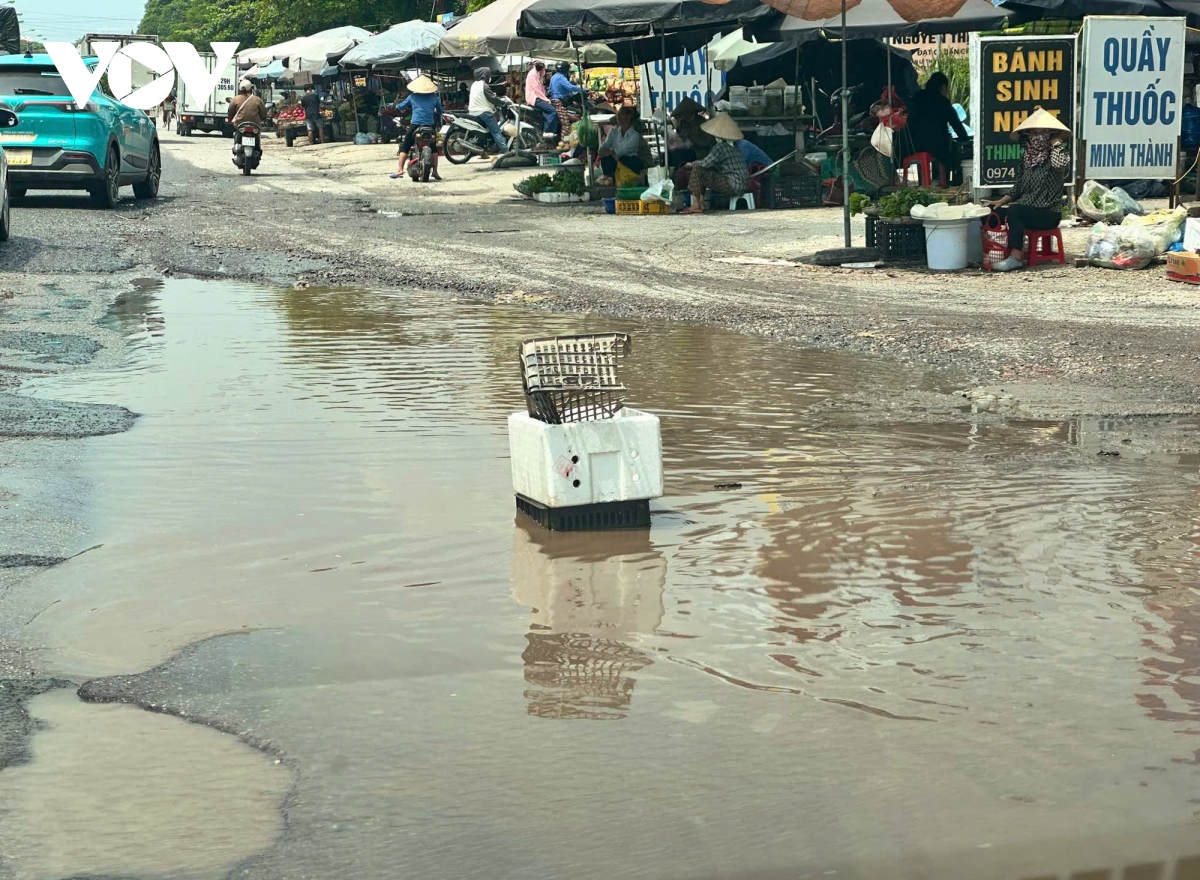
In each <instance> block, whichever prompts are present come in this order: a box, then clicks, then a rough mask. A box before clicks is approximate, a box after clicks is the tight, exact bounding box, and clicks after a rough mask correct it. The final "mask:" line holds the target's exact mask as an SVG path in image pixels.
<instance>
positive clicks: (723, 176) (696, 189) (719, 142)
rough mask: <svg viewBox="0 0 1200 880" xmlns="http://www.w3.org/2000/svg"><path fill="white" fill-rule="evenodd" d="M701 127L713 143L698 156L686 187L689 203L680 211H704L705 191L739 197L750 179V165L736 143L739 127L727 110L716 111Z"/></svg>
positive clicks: (740, 135) (740, 133)
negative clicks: (690, 203)
mask: <svg viewBox="0 0 1200 880" xmlns="http://www.w3.org/2000/svg"><path fill="white" fill-rule="evenodd" d="M700 130H701V131H704V132H706V133H707V134H711V135H712V136H713V137H714V138H716V142H715V143H714V144H713V146H712V148H711V149H710V150H709V151H708V155H707V156H705V157H704V158H703V159H697V160H696V163H695V164H694V165H693V166H692V174H691V177H690V178H689V179H688V190H690V191H691V193H692V206H691V207H690V208H686V209H684V210H683V211H681V212H680V213H681V214H702V213H703V212H704V193H705V190H710V189H711V190H712V191H713V192H715V193H720V194H721V195H724V196H735V197H736V196H740V195H741V194H742V193H744V192H745V191H746V184H747V183H749V182H750V166H748V165H747V164H746V158H745V157H744V156H743V155H742V151H741V150H739V149H738V148H737V146H736V142H737V141H740V140H741V139H742V130H741V129H740V128H738V127H737V123H736V122H734V121H733V117H732V116H730V115H729V114H728V113H718V114H717V115H716V116H714V117H713V118H712V119H710V120H708V122H706V123H704V124H703V125H702V126H700Z"/></svg>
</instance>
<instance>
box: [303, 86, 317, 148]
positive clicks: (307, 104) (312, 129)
mask: <svg viewBox="0 0 1200 880" xmlns="http://www.w3.org/2000/svg"><path fill="white" fill-rule="evenodd" d="M300 106H301V107H303V108H304V127H305V128H307V129H308V145H309V146H310V147H311V146H312V145H313V144H319V143H321V96H320V95H318V94H317V93H316V92H315V91H313V86H312V83H309V84H308V85H306V86H305V87H304V97H303V98H301V99H300Z"/></svg>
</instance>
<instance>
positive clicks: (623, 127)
mask: <svg viewBox="0 0 1200 880" xmlns="http://www.w3.org/2000/svg"><path fill="white" fill-rule="evenodd" d="M646 152H647V148H646V142H645V141H644V140H643V139H642V133H641V131H640V130H639V127H638V112H637V110H635V109H634V108H633V107H629V106H622V107H621V109H620V110H618V111H617V124H616V125H614V126H613V127H612V128H611V129H609V132H608V137H606V138H605V139H604V143H603V144H601V145H600V150H599V152H598V153H597V154H596V155H597V156H599V158H600V168H601V169H602V170H603V171H604V176H605V177H616V175H617V164H618V163H620V164H621V165H624V166H625V167H626V168H628V169H629V170H630V171H632V172H633V173H634V174H638V175H640V174H641V173H642V172H643V171H645V170H646Z"/></svg>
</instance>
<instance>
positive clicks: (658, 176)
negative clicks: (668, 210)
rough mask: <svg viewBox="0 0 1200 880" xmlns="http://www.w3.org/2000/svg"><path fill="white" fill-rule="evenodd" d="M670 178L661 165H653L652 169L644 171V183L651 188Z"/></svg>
mask: <svg viewBox="0 0 1200 880" xmlns="http://www.w3.org/2000/svg"><path fill="white" fill-rule="evenodd" d="M670 176H671V175H670V173H669V172H668V170H667V169H666V168H665V167H663V166H662V165H655V166H654V167H652V168H647V169H646V182H647V183H649V184H650V185H651V186H654V184H656V183H662V182H663V181H664V180H667V179H669V178H670Z"/></svg>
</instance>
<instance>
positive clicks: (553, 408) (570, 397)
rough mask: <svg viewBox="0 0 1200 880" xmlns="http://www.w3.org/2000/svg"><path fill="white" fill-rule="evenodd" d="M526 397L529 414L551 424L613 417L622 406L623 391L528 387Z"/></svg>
mask: <svg viewBox="0 0 1200 880" xmlns="http://www.w3.org/2000/svg"><path fill="white" fill-rule="evenodd" d="M525 401H526V403H527V407H526V408H527V409H528V410H529V414H530V415H531V416H533V417H534V418H535V419H537V420H538V421H542V422H545V423H546V424H548V425H565V424H567V423H568V422H591V421H595V420H597V419H611V418H612V417H613V416H615V415H616V414H617V411H618V410H620V409H621V407H622V406H623V404H622V403H621V394H620V391H618V390H615V389H608V388H601V389H591V388H576V389H554V390H551V391H527V392H526V393H525Z"/></svg>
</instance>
